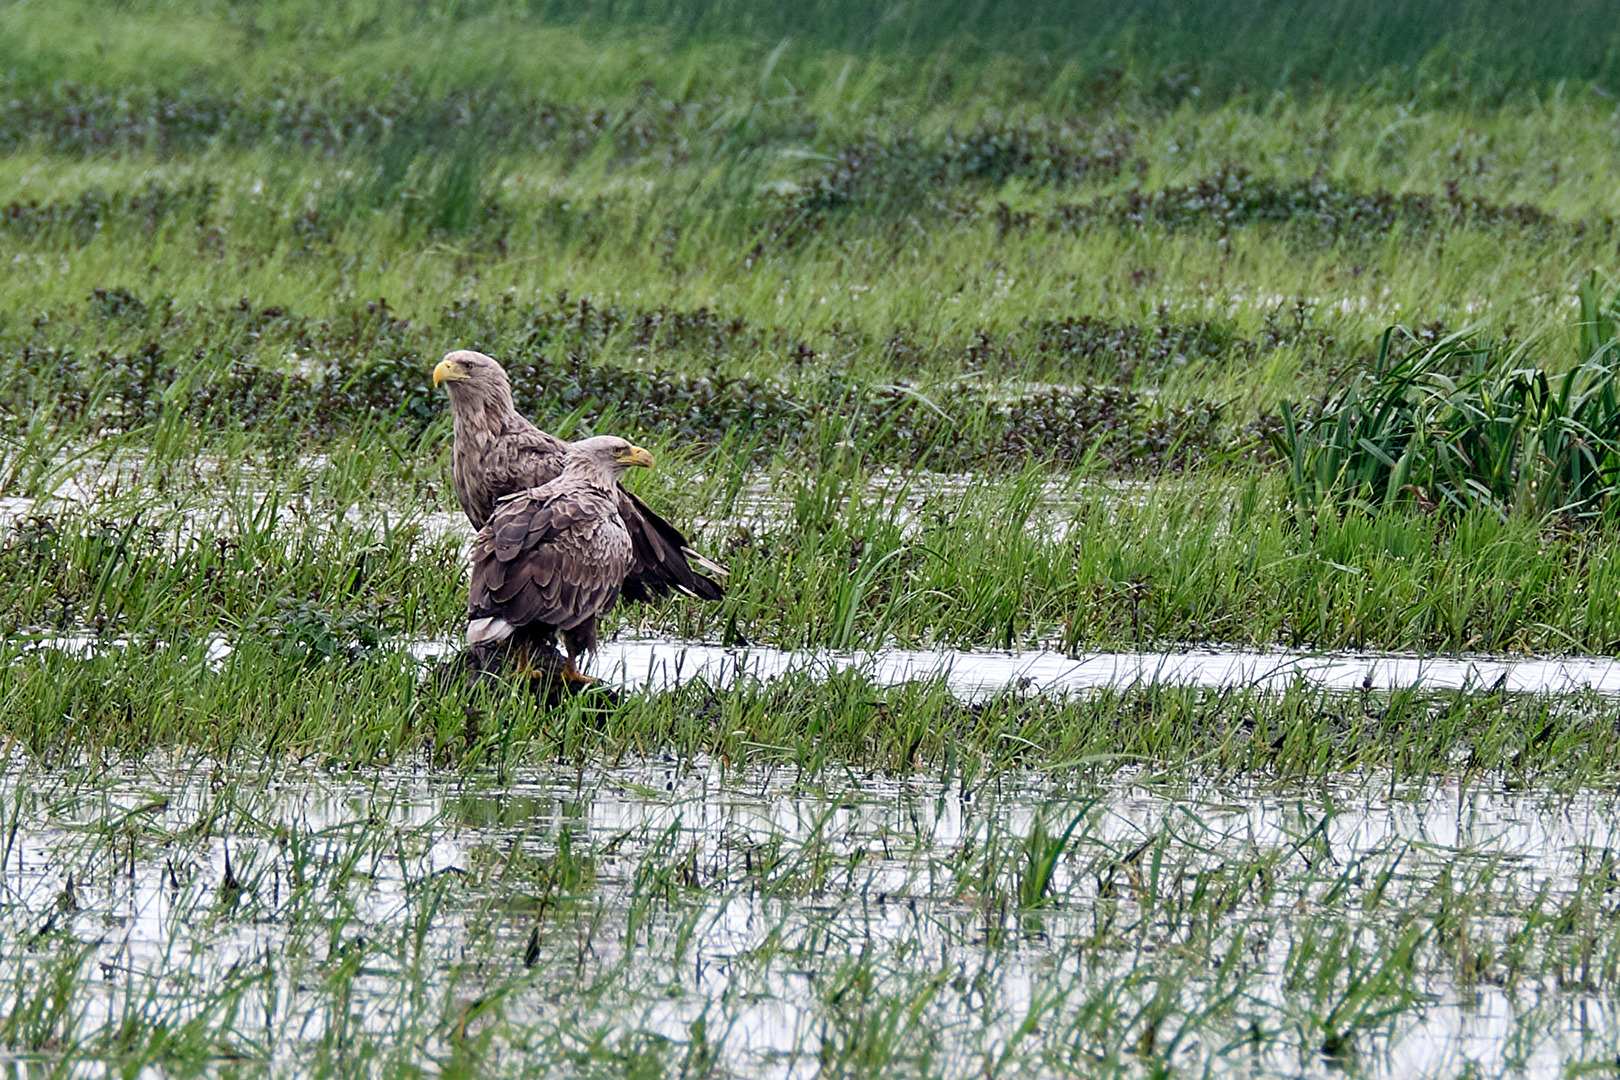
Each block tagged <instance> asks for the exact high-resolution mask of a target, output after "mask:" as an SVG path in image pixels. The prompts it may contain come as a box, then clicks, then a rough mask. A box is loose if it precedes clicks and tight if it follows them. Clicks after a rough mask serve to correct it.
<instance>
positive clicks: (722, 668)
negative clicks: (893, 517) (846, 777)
mask: <svg viewBox="0 0 1620 1080" xmlns="http://www.w3.org/2000/svg"><path fill="white" fill-rule="evenodd" d="M453 648H454V646H452V645H450V644H448V643H441V644H437V645H424V646H418V647H416V648H415V649H414V650H413V651H416V652H417V653H418V654H419V655H423V656H431V655H443V654H446V653H448V652H450V651H452V650H453ZM851 669H855V670H859V671H861V672H862V673H863V674H865V675H866V676H867V677H868V678H869V679H871V680H872V681H873V682H874V683H876V684H878V685H887V686H893V685H899V684H902V683H907V682H916V681H919V680H936V679H937V680H941V681H943V682H944V683H945V684H946V685H947V686H949V687H950V688H951V690H952V692H953V693H955V694H956V695H958V696H959V697H961V698H962V699H964V700H969V701H972V700H979V699H983V698H985V697H990V696H993V695H995V694H999V693H1004V692H1006V691H1008V690H1014V691H1021V692H1027V693H1042V694H1067V693H1076V692H1083V691H1088V690H1123V689H1130V688H1133V687H1144V686H1199V687H1208V688H1212V689H1241V690H1251V691H1257V692H1265V691H1275V690H1285V689H1287V688H1289V687H1290V686H1293V685H1295V684H1296V683H1297V684H1304V685H1307V686H1314V687H1320V688H1323V689H1328V690H1363V689H1365V690H1394V689H1402V688H1424V689H1429V690H1493V691H1500V690H1505V691H1509V692H1515V693H1536V694H1566V693H1571V692H1574V691H1578V690H1592V691H1595V692H1597V693H1600V694H1617V693H1620V660H1616V659H1614V658H1611V657H1587V658H1582V657H1524V658H1517V657H1501V656H1478V657H1469V656H1410V655H1399V654H1394V655H1391V654H1378V653H1357V652H1333V651H1330V652H1321V653H1310V652H1299V651H1293V650H1285V649H1278V650H1265V651H1251V650H1241V649H1204V648H1186V649H1181V650H1165V651H1154V652H1095V653H1088V652H1081V653H1072V654H1071V653H1061V652H1052V651H1047V650H1039V649H1032V650H1027V651H1022V652H1011V651H1006V650H998V649H961V650H949V649H946V650H917V649H889V650H883V651H878V652H871V653H846V652H834V651H825V650H822V651H817V650H809V649H805V650H782V649H770V648H759V647H750V648H723V647H718V646H709V645H701V644H695V643H691V642H679V641H635V640H628V641H610V642H606V643H604V644H603V646H602V648H601V651H600V653H599V654H598V658H597V662H596V668H595V670H597V671H598V672H599V673H600V674H601V676H602V677H603V678H606V679H608V680H610V681H611V682H613V683H615V684H618V685H622V686H626V687H630V688H634V689H638V690H640V689H655V690H656V689H668V688H670V687H673V686H678V685H680V684H681V683H682V682H683V681H689V680H693V679H702V680H705V681H707V682H710V683H713V684H716V685H722V686H724V685H729V684H730V683H732V682H735V681H737V680H758V681H769V680H772V679H779V678H783V677H785V676H787V675H790V674H795V673H800V672H811V673H822V674H825V673H828V672H833V671H845V670H851Z"/></svg>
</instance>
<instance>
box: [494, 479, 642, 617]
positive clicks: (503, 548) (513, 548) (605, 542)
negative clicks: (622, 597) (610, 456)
mask: <svg viewBox="0 0 1620 1080" xmlns="http://www.w3.org/2000/svg"><path fill="white" fill-rule="evenodd" d="M555 487H556V485H546V487H545V488H543V489H542V490H540V491H534V492H530V493H529V495H528V497H526V498H521V499H513V500H510V501H508V502H504V503H502V504H500V505H499V506H498V507H497V508H496V511H495V516H494V517H493V518H492V519H491V520H490V522H489V524H488V525H486V526H485V527H484V529H483V531H482V532H480V533H479V537H478V541H477V543H476V544H475V545H474V547H473V569H472V581H471V584H470V586H469V590H468V603H467V617H468V619H469V620H478V619H502V620H504V621H505V622H507V623H510V624H511V625H513V626H526V625H528V624H531V623H544V624H546V625H549V626H554V627H557V628H559V629H564V630H571V629H573V628H574V627H576V626H579V625H580V624H581V623H584V622H586V621H587V620H590V619H594V618H595V617H596V616H597V615H599V614H600V613H601V612H603V611H605V610H607V608H609V607H611V606H612V604H613V602H614V600H615V599H616V598H617V596H618V594H619V590H620V586H621V583H622V582H623V580H624V576H625V573H626V572H627V571H628V569H629V566H630V560H631V541H630V537H629V534H628V532H627V531H626V530H625V528H624V525H623V522H622V521H621V520H620V519H619V517H618V515H617V514H616V513H615V507H614V504H613V502H612V501H611V500H610V499H608V498H605V497H603V496H602V495H600V494H597V493H594V492H591V491H589V490H571V489H562V490H554V489H555Z"/></svg>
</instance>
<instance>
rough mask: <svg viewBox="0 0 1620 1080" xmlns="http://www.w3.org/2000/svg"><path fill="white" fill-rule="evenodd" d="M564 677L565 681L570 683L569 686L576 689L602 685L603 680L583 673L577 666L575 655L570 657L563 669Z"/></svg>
mask: <svg viewBox="0 0 1620 1080" xmlns="http://www.w3.org/2000/svg"><path fill="white" fill-rule="evenodd" d="M562 678H563V682H564V683H566V684H568V686H569V687H570V688H572V689H574V690H586V689H589V688H590V687H593V686H601V685H602V680H600V679H593V678H591V677H590V676H589V675H586V674H584V673H582V672H581V671H580V670H579V668H577V667H575V666H574V658H573V657H569V658H568V664H567V666H565V667H564V668H563V671H562Z"/></svg>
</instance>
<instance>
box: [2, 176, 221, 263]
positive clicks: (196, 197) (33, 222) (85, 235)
mask: <svg viewBox="0 0 1620 1080" xmlns="http://www.w3.org/2000/svg"><path fill="white" fill-rule="evenodd" d="M218 194H219V190H218V188H217V186H216V185H214V184H212V183H209V182H206V181H204V182H201V183H196V184H186V185H184V186H182V187H179V188H171V187H168V186H166V185H163V184H148V185H146V186H145V187H144V188H141V189H139V190H137V191H126V192H113V193H112V194H107V193H106V192H103V191H99V190H95V189H92V190H90V191H86V192H84V193H83V194H81V195H79V196H78V197H76V198H73V199H65V200H58V201H54V202H48V203H39V202H37V201H35V200H32V199H27V200H20V201H16V202H10V203H7V204H6V205H5V206H4V207H0V233H5V234H9V235H11V236H14V237H16V238H18V239H20V240H24V241H28V242H45V243H55V244H66V245H71V246H78V247H82V246H84V245H85V244H88V243H90V242H91V241H92V240H95V239H96V238H97V237H99V236H102V235H105V234H110V233H113V232H116V231H119V230H127V231H128V232H129V233H130V234H132V235H134V236H142V237H149V236H151V235H152V233H153V232H154V231H156V230H157V228H158V227H159V226H160V225H162V224H164V223H166V222H168V221H170V220H177V221H180V222H182V223H184V222H186V221H188V220H189V222H190V223H191V224H193V225H194V226H195V227H196V228H198V229H202V228H204V227H205V226H206V225H207V224H208V222H209V217H210V212H211V211H212V210H213V208H214V203H215V201H216V199H217V197H218Z"/></svg>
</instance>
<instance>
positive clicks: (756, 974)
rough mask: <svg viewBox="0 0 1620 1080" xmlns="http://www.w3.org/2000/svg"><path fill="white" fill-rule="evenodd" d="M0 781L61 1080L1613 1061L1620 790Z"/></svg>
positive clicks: (798, 777) (22, 919) (198, 772)
mask: <svg viewBox="0 0 1620 1080" xmlns="http://www.w3.org/2000/svg"><path fill="white" fill-rule="evenodd" d="M716 774H720V779H721V780H722V781H724V782H728V783H729V784H730V786H729V787H728V788H727V789H726V790H725V791H724V792H723V793H722V792H721V791H718V790H709V789H710V787H711V785H713V784H714V783H715V780H716ZM3 776H4V781H3V783H4V785H5V786H4V788H3V789H0V790H3V791H4V794H5V798H4V799H3V800H0V808H3V810H0V812H3V813H4V815H5V817H4V824H5V825H6V831H5V833H4V837H3V840H0V845H3V846H0V855H4V858H3V859H0V865H3V866H4V867H5V880H6V883H7V886H8V901H7V904H6V905H5V906H4V907H0V929H3V933H0V999H3V1000H4V1001H5V1002H6V1008H5V1009H4V1010H3V1011H0V1017H3V1019H0V1046H3V1047H4V1048H5V1051H6V1052H7V1053H9V1054H11V1055H14V1056H15V1057H17V1058H20V1059H22V1060H23V1061H25V1062H26V1063H27V1064H28V1066H29V1067H33V1068H39V1069H41V1070H45V1069H62V1070H68V1069H70V1068H73V1067H83V1066H84V1065H86V1064H95V1065H105V1066H106V1067H108V1068H115V1069H120V1070H128V1071H139V1070H140V1069H142V1068H161V1069H163V1070H165V1071H172V1072H187V1071H197V1072H204V1071H212V1070H215V1069H230V1068H234V1069H241V1070H252V1071H258V1072H264V1073H267V1074H270V1075H293V1074H296V1073H299V1072H304V1071H327V1072H333V1073H341V1074H345V1075H348V1074H358V1073H366V1074H382V1075H408V1074H414V1073H415V1072H416V1071H417V1070H419V1069H420V1068H421V1067H423V1065H424V1064H428V1065H432V1066H434V1067H436V1068H437V1069H439V1070H441V1071H443V1072H445V1073H447V1074H450V1075H464V1074H465V1075H477V1074H482V1073H486V1072H488V1071H490V1070H494V1069H499V1070H501V1071H503V1072H512V1073H515V1074H518V1075H531V1074H532V1075H545V1074H548V1073H553V1072H556V1071H568V1072H570V1073H573V1074H582V1075H604V1076H605V1075H623V1074H625V1073H626V1072H630V1073H632V1074H634V1075H647V1076H665V1075H676V1074H678V1073H682V1072H692V1071H706V1070H715V1069H722V1068H724V1069H728V1070H736V1071H742V1070H745V1069H747V1068H748V1067H750V1066H752V1065H757V1064H758V1063H759V1062H760V1061H761V1060H762V1057H760V1056H756V1055H762V1054H764V1053H765V1052H767V1051H768V1050H769V1048H770V1047H771V1045H772V1044H773V1043H774V1044H775V1049H776V1050H777V1052H778V1053H779V1054H781V1055H789V1054H797V1055H799V1056H800V1059H801V1060H803V1059H806V1058H808V1059H810V1060H812V1061H814V1062H816V1063H817V1064H819V1065H820V1067H822V1068H824V1069H827V1070H836V1071H838V1072H840V1073H842V1074H850V1075H883V1076H887V1075H916V1074H927V1075H931V1076H958V1075H960V1076H969V1075H972V1076H978V1075H984V1074H985V1073H986V1072H987V1071H990V1072H994V1071H998V1070H1005V1071H1008V1072H1014V1071H1027V1070H1038V1069H1054V1068H1058V1069H1063V1070H1065V1071H1070V1070H1072V1071H1075V1072H1085V1073H1087V1074H1089V1075H1098V1074H1102V1075H1121V1076H1138V1075H1140V1076H1157V1075H1165V1074H1166V1073H1170V1072H1174V1071H1177V1070H1180V1069H1184V1068H1189V1067H1198V1068H1206V1067H1207V1068H1222V1067H1233V1068H1242V1069H1244V1070H1245V1071H1247V1072H1251V1073H1258V1074H1260V1075H1297V1074H1298V1073H1299V1072H1301V1071H1314V1070H1316V1069H1322V1068H1325V1067H1326V1066H1328V1065H1329V1064H1332V1065H1334V1066H1335V1067H1336V1068H1337V1069H1338V1070H1340V1071H1342V1072H1344V1073H1345V1074H1347V1075H1351V1076H1360V1075H1378V1074H1379V1072H1380V1069H1379V1066H1380V1065H1381V1064H1383V1063H1384V1062H1386V1061H1387V1060H1393V1061H1396V1062H1402V1061H1413V1060H1416V1061H1422V1060H1423V1059H1424V1057H1425V1056H1426V1055H1428V1054H1433V1053H1436V1052H1442V1051H1443V1047H1440V1046H1437V1045H1436V1043H1435V1041H1433V1036H1432V1034H1431V1031H1432V1026H1433V1025H1434V1022H1435V1021H1436V1020H1437V1019H1438V1020H1440V1021H1442V1022H1449V1023H1457V1024H1461V1025H1462V1026H1464V1027H1468V1026H1469V1022H1468V1017H1469V1016H1470V1014H1471V1010H1472V1009H1474V1008H1475V1007H1476V1006H1475V1005H1474V1004H1472V1003H1475V1002H1489V1003H1490V1008H1491V1010H1492V1012H1491V1016H1492V1018H1493V1021H1495V1020H1500V1021H1501V1022H1503V1023H1504V1024H1505V1025H1506V1027H1507V1029H1508V1032H1509V1034H1508V1037H1506V1038H1498V1039H1496V1040H1495V1041H1492V1042H1489V1043H1487V1042H1485V1041H1477V1040H1476V1041H1475V1042H1474V1043H1472V1044H1471V1046H1472V1052H1474V1053H1477V1054H1480V1055H1482V1056H1485V1057H1486V1058H1487V1059H1491V1058H1495V1057H1498V1056H1500V1057H1502V1058H1504V1059H1505V1060H1506V1061H1507V1062H1508V1063H1509V1064H1510V1065H1511V1064H1512V1063H1514V1062H1515V1061H1520V1062H1522V1061H1524V1060H1525V1059H1527V1058H1531V1057H1533V1056H1534V1057H1540V1058H1541V1059H1542V1060H1545V1059H1546V1058H1547V1057H1551V1058H1552V1059H1553V1060H1556V1061H1561V1062H1569V1061H1588V1062H1593V1063H1596V1062H1599V1061H1601V1060H1604V1059H1606V1058H1607V1057H1609V1056H1611V1055H1612V1053H1613V1048H1614V1037H1613V1033H1612V1031H1611V1030H1609V1029H1608V1028H1606V1027H1605V1026H1604V1025H1602V1024H1588V1025H1586V1026H1585V1027H1582V1026H1581V1025H1580V1024H1579V1023H1578V1017H1579V1016H1580V1015H1581V1013H1582V1012H1583V1006H1586V1007H1587V1008H1586V1010H1585V1011H1587V1012H1588V1013H1589V1012H1590V1011H1591V1010H1590V1005H1591V1003H1592V1002H1594V1001H1601V1000H1607V999H1608V997H1609V995H1612V993H1613V992H1614V989H1615V987H1616V985H1617V980H1620V953H1617V941H1616V936H1615V933H1614V927H1613V920H1612V916H1611V915H1610V914H1609V912H1608V907H1609V901H1608V899H1607V894H1608V892H1609V891H1610V890H1611V889H1612V874H1613V871H1614V860H1613V857H1612V854H1611V853H1609V852H1608V851H1607V850H1602V849H1601V848H1600V847H1598V846H1594V844H1593V842H1594V841H1595V840H1597V839H1598V837H1599V836H1601V835H1602V832H1603V830H1604V829H1606V828H1607V826H1606V825H1604V824H1601V823H1602V822H1612V814H1613V807H1612V802H1610V801H1608V800H1602V799H1592V798H1586V799H1573V800H1567V801H1566V800H1555V801H1554V803H1553V805H1548V804H1547V802H1546V796H1545V795H1542V796H1523V795H1517V796H1516V795H1513V794H1511V793H1506V792H1503V791H1501V790H1500V789H1498V788H1495V787H1493V786H1491V785H1488V784H1487V785H1482V786H1475V785H1469V784H1466V783H1465V784H1463V785H1461V786H1459V787H1458V788H1457V789H1456V790H1455V791H1453V790H1452V789H1451V788H1439V789H1437V788H1434V787H1430V786H1426V785H1407V784H1405V783H1390V785H1389V786H1388V787H1380V788H1379V789H1378V790H1377V791H1376V792H1375V793H1374V794H1373V795H1372V796H1371V797H1370V798H1369V797H1366V796H1362V795H1357V794H1354V793H1349V792H1343V791H1339V790H1335V789H1333V788H1331V787H1323V788H1321V789H1317V790H1312V791H1309V792H1295V793H1275V792H1271V791H1268V790H1265V789H1263V788H1256V787H1254V786H1253V785H1246V784H1241V783H1240V784H1219V783H1209V782H1207V781H1205V782H1202V783H1197V784H1189V783H1188V782H1187V778H1186V777H1185V776H1184V775H1183V776H1176V777H1155V776H1152V775H1149V774H1138V775H1137V776H1135V777H1134V778H1131V779H1125V780H1122V781H1116V782H1110V783H1101V784H1099V783H1096V782H1095V781H1093V780H1091V779H1089V778H1086V777H1084V776H1080V777H1070V778H1068V779H1066V780H1063V781H1055V780H1052V779H1049V778H1048V779H1042V778H1040V777H1038V776H1031V775H1024V776H1007V777H1003V778H1001V779H1000V780H999V781H998V782H994V783H982V784H975V783H973V782H972V781H970V780H969V779H968V778H967V777H965V776H964V777H962V778H960V779H958V778H957V777H955V776H946V777H943V778H936V777H932V776H917V777H914V778H912V779H911V780H909V781H907V782H905V783H902V784H897V785H892V786H889V787H887V788H884V789H875V788H874V784H873V781H872V779H871V778H864V779H863V778H860V777H854V776H849V775H846V774H844V773H843V772H842V771H841V770H838V769H830V770H827V771H811V770H803V769H801V770H793V769H777V770H770V769H766V768H746V767H743V766H741V765H740V764H737V763H733V764H732V765H730V766H722V765H720V764H719V763H717V762H712V761H702V760H698V761H686V762H674V761H671V762H666V763H663V764H657V765H655V764H653V763H648V762H635V763H627V764H626V765H624V766H621V767H614V768H605V769H596V770H590V771H588V772H587V771H582V770H577V769H575V768H573V767H570V766H566V765H565V766H562V767H557V768H550V769H542V770H534V771H528V772H525V773H522V774H520V775H519V776H518V777H517V778H516V781H517V784H516V786H513V785H510V784H492V783H490V782H489V779H488V778H487V777H480V776H477V775H474V776H466V777H459V778H452V777H448V776H444V775H439V776H432V775H424V774H423V773H422V772H420V771H416V770H408V769H407V770H392V771H381V772H368V773H366V774H362V775H358V776H356V775H345V774H341V773H331V772H320V771H313V772H312V771H307V770H305V769H302V768H299V767H296V766H277V767H252V766H244V767H232V766H231V765H230V763H229V762H227V761H222V760H220V759H217V758H210V757H180V758H177V759H175V760H172V761H169V762H164V763H153V764H151V765H149V766H147V767H143V768H136V769H131V770H130V771H129V772H128V773H127V774H126V773H124V772H122V771H120V770H112V771H108V770H104V769H101V768H99V767H95V766H92V767H88V768H86V767H78V768H72V769H67V770H53V769H42V768H40V767H39V766H38V765H37V764H35V763H33V762H29V761H25V760H19V759H18V758H17V757H16V756H15V755H14V754H12V753H11V752H9V751H8V762H7V767H6V770H5V772H4V773H3ZM1436 796H1439V798H1438V799H1437V798H1436ZM1436 804H1437V805H1436ZM1476 815H1479V816H1480V817H1481V818H1482V819H1483V820H1476ZM1508 815H1511V817H1512V819H1513V821H1514V823H1515V825H1516V826H1517V827H1518V828H1519V829H1520V830H1522V831H1523V833H1524V834H1525V835H1526V836H1527V837H1529V838H1531V843H1532V845H1534V846H1528V845H1527V849H1526V850H1525V851H1523V852H1521V851H1517V850H1512V849H1504V847H1503V845H1502V843H1501V838H1500V837H1499V835H1497V832H1498V829H1499V828H1500V825H1499V823H1500V822H1501V821H1502V820H1503V819H1504V817H1506V816H1508ZM1049 822H1061V823H1063V825H1062V831H1061V832H1057V831H1056V828H1055V826H1051V827H1050V828H1049V826H1048V824H1047V823H1049ZM1426 830H1432V832H1433V833H1434V834H1435V835H1431V836H1428V837H1422V838H1420V837H1418V836H1416V835H1415V834H1416V833H1419V832H1423V831H1426ZM1403 833H1404V835H1403ZM1032 851H1039V852H1041V853H1042V854H1041V855H1040V856H1039V857H1038V858H1037V859H1036V860H1035V862H1034V863H1032V861H1031V858H1032V857H1031V852H1032ZM1532 873H1533V874H1535V875H1536V880H1534V881H1532V880H1527V879H1528V878H1529V877H1530V875H1531V874H1532ZM1035 877H1039V879H1040V880H1039V881H1036V880H1034V878H1035ZM139 897H145V898H147V899H146V903H148V904H151V905H154V908H152V909H147V911H146V912H145V913H143V917H141V918H138V919H137V918H132V917H131V915H132V914H134V911H133V906H134V903H135V901H136V899H137V898H139ZM1490 1031H1491V1029H1490V1028H1483V1029H1482V1030H1480V1031H1479V1034H1480V1035H1482V1036H1484V1037H1485V1038H1487V1039H1488V1038H1489V1032H1490ZM768 1035H769V1036H771V1037H770V1038H767V1036H768ZM1386 1055H1388V1057H1387V1058H1386ZM763 1060H769V1058H768V1057H766V1058H763Z"/></svg>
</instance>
